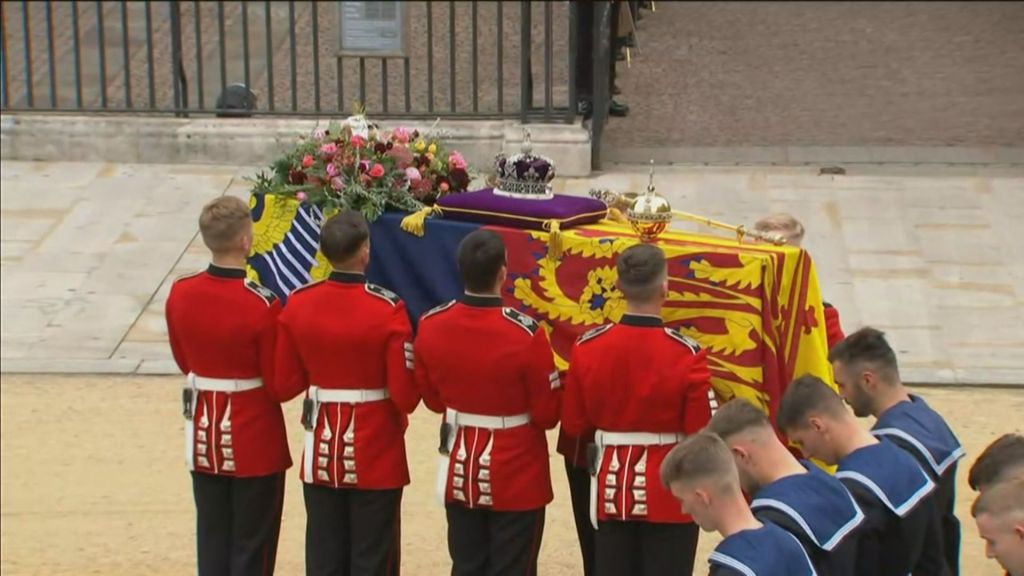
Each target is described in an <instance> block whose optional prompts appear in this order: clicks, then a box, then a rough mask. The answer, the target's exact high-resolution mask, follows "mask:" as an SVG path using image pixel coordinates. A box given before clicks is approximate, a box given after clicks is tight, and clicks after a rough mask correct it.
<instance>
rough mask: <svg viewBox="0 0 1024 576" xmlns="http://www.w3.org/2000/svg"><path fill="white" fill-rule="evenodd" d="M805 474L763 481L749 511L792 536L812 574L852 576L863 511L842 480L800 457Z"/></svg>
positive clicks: (862, 521)
mask: <svg viewBox="0 0 1024 576" xmlns="http://www.w3.org/2000/svg"><path fill="white" fill-rule="evenodd" d="M801 464H803V466H804V467H805V468H807V474H794V475H792V476H786V477H785V478H781V479H779V480H776V481H775V482H772V483H771V484H769V485H767V486H764V487H763V488H761V489H760V490H758V491H757V494H755V495H754V501H753V502H751V503H750V508H751V510H753V511H754V516H756V517H757V519H758V520H760V521H761V522H772V523H774V524H777V525H778V526H779V527H780V528H784V529H785V530H786V531H787V532H789V533H790V534H792V535H794V536H796V537H797V539H799V540H800V543H801V544H802V545H803V547H804V550H806V551H807V555H808V556H809V557H810V559H811V562H812V563H813V564H814V568H815V570H816V571H817V572H818V574H827V575H828V576H854V575H855V574H856V569H855V563H856V560H857V540H858V538H859V537H860V533H859V528H860V526H861V525H862V524H863V523H864V513H863V512H862V511H861V509H860V507H859V506H857V503H856V502H855V501H854V500H853V496H851V495H850V492H849V491H847V489H846V488H845V487H844V486H843V483H842V482H840V481H839V480H837V479H836V478H833V477H832V476H830V475H828V474H827V473H826V472H824V471H823V470H822V469H820V468H818V467H817V466H815V465H814V464H812V463H810V462H806V461H802V462H801Z"/></svg>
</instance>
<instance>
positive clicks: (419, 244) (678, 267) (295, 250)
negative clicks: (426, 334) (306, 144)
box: [249, 196, 831, 414]
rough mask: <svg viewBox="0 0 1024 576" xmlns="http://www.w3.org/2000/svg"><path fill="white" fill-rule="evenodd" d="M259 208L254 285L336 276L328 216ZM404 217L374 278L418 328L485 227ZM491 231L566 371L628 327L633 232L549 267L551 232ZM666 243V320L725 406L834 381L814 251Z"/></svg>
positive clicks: (393, 224) (275, 206) (594, 230)
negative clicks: (412, 226)
mask: <svg viewBox="0 0 1024 576" xmlns="http://www.w3.org/2000/svg"><path fill="white" fill-rule="evenodd" d="M251 206H252V210H253V219H254V221H255V232H256V239H255V242H254V247H253V255H252V256H251V257H250V259H249V265H250V270H249V274H250V277H252V278H254V279H256V280H258V281H260V282H261V283H262V284H263V285H265V286H267V287H268V288H270V289H271V290H273V291H274V292H276V293H277V294H278V295H279V296H280V297H281V298H282V299H285V300H286V299H287V295H288V293H289V292H291V291H292V290H294V289H295V288H296V287H298V286H301V285H303V284H305V283H307V282H309V281H311V280H319V279H322V278H324V277H326V275H327V273H328V272H329V271H330V269H329V265H328V264H327V262H326V261H325V260H324V259H323V256H322V255H320V254H319V253H318V251H317V242H318V238H319V233H318V230H319V224H320V222H321V221H322V218H323V214H322V213H321V212H320V211H319V210H318V209H316V208H315V207H307V206H303V207H300V206H299V205H298V204H297V203H296V202H295V201H291V200H286V199H281V198H277V197H274V196H260V197H254V198H253V200H252V202H251ZM403 216H404V214H385V215H384V216H383V217H382V218H380V219H379V220H377V221H376V222H374V223H373V225H372V227H371V241H370V245H371V263H370V269H369V270H368V272H367V275H368V277H369V279H370V281H371V282H374V283H377V284H380V285H382V286H384V287H386V288H388V289H390V290H393V291H395V292H396V293H398V294H399V296H401V297H402V298H403V299H404V300H405V302H406V305H407V306H408V308H409V310H410V313H411V314H412V315H413V320H414V322H415V320H416V319H417V318H418V317H419V315H420V314H422V313H423V312H425V311H426V310H428V309H429V308H431V307H433V306H436V305H438V304H441V303H443V302H445V301H447V300H450V299H452V298H457V297H459V295H460V294H461V293H462V288H461V283H460V281H459V275H458V268H457V263H456V258H455V254H456V249H457V247H458V244H459V242H460V241H461V240H462V238H464V237H465V236H466V235H467V234H469V233H470V232H472V231H473V230H476V229H478V228H481V226H480V225H478V224H470V223H465V222H456V221H450V220H444V219H431V220H429V221H428V222H427V226H426V234H425V235H424V236H423V237H422V238H420V237H417V236H413V235H411V234H408V233H406V232H404V231H402V230H401V229H400V228H399V222H400V221H401V218H402V217H403ZM487 228H491V229H493V230H495V231H496V232H498V233H499V234H501V235H502V237H503V238H504V240H505V243H506V245H507V247H508V264H509V267H508V272H509V274H508V280H507V282H506V284H505V286H504V288H503V297H504V300H505V303H506V305H508V306H512V307H514V308H516V309H518V310H520V311H522V312H524V313H527V314H529V315H531V316H533V317H534V318H536V319H538V320H540V321H541V323H542V324H543V326H544V328H545V330H547V331H548V334H549V336H550V337H551V342H552V347H553V349H554V352H555V356H556V361H557V362H558V365H559V367H560V368H562V369H564V368H566V367H567V365H568V364H567V359H568V357H569V351H570V348H571V346H572V344H573V342H574V341H575V339H576V338H577V337H578V336H579V335H581V334H582V333H583V332H585V331H587V330H589V329H591V328H594V327H596V326H600V325H601V324H605V323H608V322H616V321H618V320H619V319H620V318H621V317H622V315H623V313H624V312H625V309H626V302H625V300H624V299H623V297H622V294H621V293H620V292H619V291H618V289H616V287H615V280H616V273H615V261H616V258H617V256H618V254H620V253H621V252H622V251H623V250H625V249H626V248H628V247H629V246H632V245H633V244H635V243H636V239H635V237H634V236H633V234H632V232H631V231H630V230H629V229H627V228H623V227H621V226H619V225H616V224H610V223H606V224H597V225H591V226H583V227H578V228H573V229H570V230H568V231H563V232H562V233H561V235H562V237H561V243H562V250H563V253H562V256H561V258H560V259H557V260H555V259H549V258H548V257H547V253H548V234H547V233H546V232H531V231H526V230H517V229H509V228H498V227H487ZM658 244H659V246H661V248H662V249H663V250H665V254H666V256H667V258H668V266H669V296H668V301H667V302H666V303H665V307H664V309H663V312H662V316H663V318H664V320H665V322H666V324H668V325H669V326H673V327H678V328H679V329H680V330H682V332H683V333H685V334H687V335H689V336H691V337H693V338H694V339H696V340H697V341H698V342H700V344H701V345H702V346H703V347H704V348H705V349H707V350H708V361H709V363H710V367H711V372H712V384H713V385H714V387H715V390H716V391H717V392H718V393H719V395H721V396H722V397H723V398H724V399H728V398H732V397H735V396H739V397H744V398H748V399H750V400H752V401H754V402H755V403H757V404H758V405H761V406H762V407H764V408H765V409H767V410H769V411H770V412H771V413H772V414H774V413H775V412H776V408H777V405H778V400H779V398H780V396H781V392H782V390H784V387H785V384H786V383H788V382H790V381H791V380H792V379H793V378H794V377H795V376H799V375H802V374H805V373H810V374H814V375H817V376H819V377H821V378H823V379H825V380H826V381H831V369H830V367H829V365H828V362H827V343H826V336H825V330H824V312H823V308H822V298H821V293H820V290H819V286H818V278H817V274H816V272H815V270H814V264H813V262H812V261H811V259H810V257H809V256H808V255H807V252H805V251H803V250H800V249H797V248H791V247H774V246H767V245H749V244H744V245H738V244H737V243H736V242H735V241H732V240H725V239H718V238H714V237H710V236H703V235H695V234H684V233H677V232H671V233H666V234H664V235H663V236H662V237H661V239H660V240H659V242H658ZM496 345H500V344H498V343H496ZM456 352H457V351H456Z"/></svg>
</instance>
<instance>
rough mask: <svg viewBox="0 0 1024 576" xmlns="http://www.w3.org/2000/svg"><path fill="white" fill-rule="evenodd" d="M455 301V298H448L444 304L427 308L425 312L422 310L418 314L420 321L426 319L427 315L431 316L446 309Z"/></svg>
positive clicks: (453, 304)
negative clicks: (420, 313)
mask: <svg viewBox="0 0 1024 576" xmlns="http://www.w3.org/2000/svg"><path fill="white" fill-rule="evenodd" d="M455 302H456V301H455V300H449V301H447V302H445V303H444V304H441V305H440V306H434V307H433V308H431V309H430V310H427V311H426V312H424V313H423V315H422V316H420V321H423V320H426V319H427V318H429V317H431V316H433V315H435V314H440V313H441V312H444V311H445V310H448V309H449V308H451V307H452V306H455Z"/></svg>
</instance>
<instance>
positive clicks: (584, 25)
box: [574, 0, 619, 100]
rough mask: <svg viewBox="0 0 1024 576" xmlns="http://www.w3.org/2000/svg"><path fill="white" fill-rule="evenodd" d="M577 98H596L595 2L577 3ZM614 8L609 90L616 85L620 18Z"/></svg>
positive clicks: (589, 0) (584, 1)
mask: <svg viewBox="0 0 1024 576" xmlns="http://www.w3.org/2000/svg"><path fill="white" fill-rule="evenodd" d="M574 4H576V39H577V44H576V97H577V98H579V99H581V100H592V99H593V97H594V2H593V1H592V0H583V1H576V2H574ZM614 4H616V3H614V2H613V6H612V15H611V18H612V26H611V28H612V30H611V33H610V39H609V41H610V42H611V43H612V44H611V46H612V48H613V49H612V52H611V54H610V56H609V58H608V90H609V91H610V90H611V89H612V86H614V85H615V51H614V46H615V22H616V18H617V17H618V15H619V14H618V12H617V11H616V8H615V7H614Z"/></svg>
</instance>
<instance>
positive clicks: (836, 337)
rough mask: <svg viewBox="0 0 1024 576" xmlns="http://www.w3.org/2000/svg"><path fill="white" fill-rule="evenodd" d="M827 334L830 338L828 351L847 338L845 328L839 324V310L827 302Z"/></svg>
mask: <svg viewBox="0 0 1024 576" xmlns="http://www.w3.org/2000/svg"><path fill="white" fill-rule="evenodd" d="M825 334H826V336H827V337H828V349H829V350H831V349H833V348H835V346H836V344H839V343H840V342H842V341H843V339H844V338H846V334H844V333H843V327H842V325H840V323H839V310H837V309H836V307H835V306H833V305H831V304H829V303H828V302H825Z"/></svg>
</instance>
